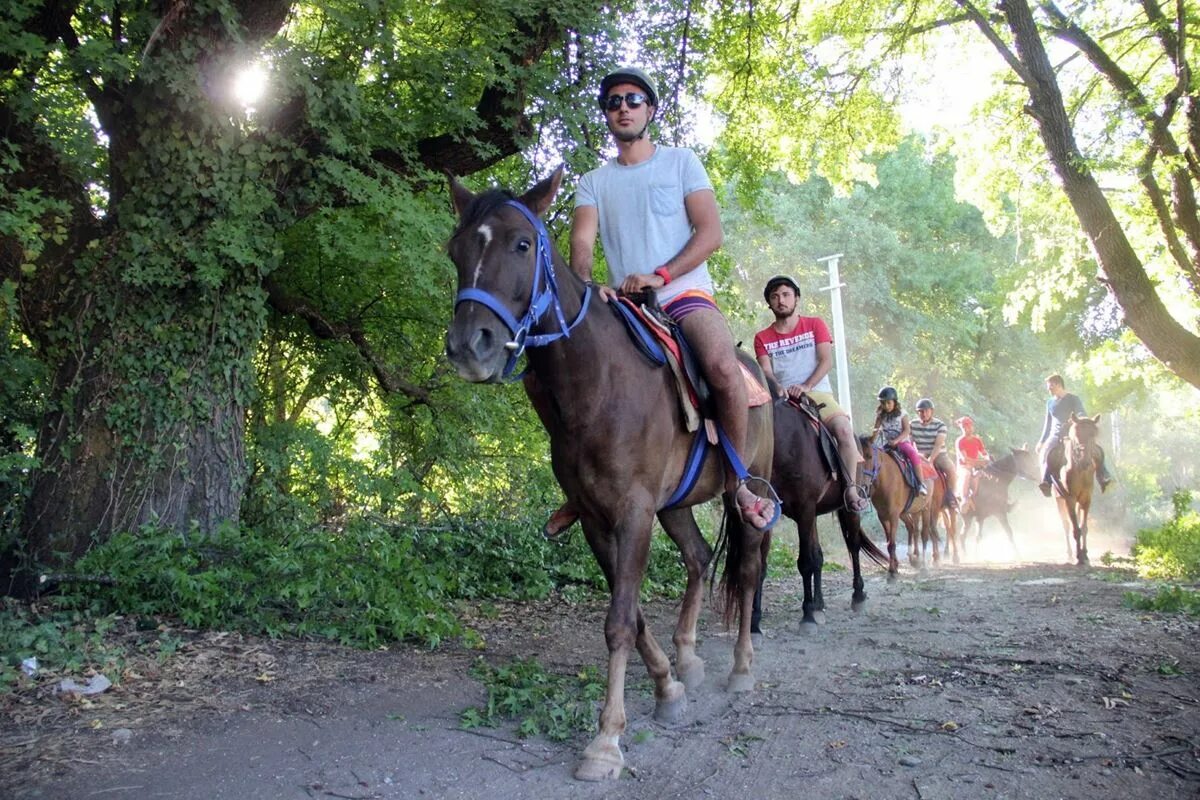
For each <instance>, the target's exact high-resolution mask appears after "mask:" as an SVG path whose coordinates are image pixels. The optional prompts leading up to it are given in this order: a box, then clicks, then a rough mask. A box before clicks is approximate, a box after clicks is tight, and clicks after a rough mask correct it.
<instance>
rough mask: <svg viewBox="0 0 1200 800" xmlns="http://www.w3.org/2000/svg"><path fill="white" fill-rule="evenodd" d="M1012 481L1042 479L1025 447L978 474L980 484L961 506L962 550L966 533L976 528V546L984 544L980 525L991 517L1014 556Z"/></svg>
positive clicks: (1038, 468) (1035, 480) (1037, 467)
mask: <svg viewBox="0 0 1200 800" xmlns="http://www.w3.org/2000/svg"><path fill="white" fill-rule="evenodd" d="M1014 478H1024V479H1026V480H1030V481H1034V482H1037V481H1038V480H1040V479H1041V469H1040V467H1039V466H1038V459H1037V454H1036V453H1034V452H1033V451H1032V450H1027V449H1025V448H1017V447H1014V448H1012V452H1010V453H1009V454H1008V455H1006V456H1004V457H1003V458H999V459H997V460H996V461H993V462H992V463H991V464H988V465H987V466H986V467H985V468H983V469H982V470H981V471H980V473H979V483H978V485H977V486H976V487H975V493H974V494H972V495H971V497H970V498H967V499H964V500H963V507H962V520H963V526H962V548H963V551H964V552H965V551H966V544H967V531H969V530H970V528H971V525H975V526H977V527H976V532H975V544H976V546H978V545H979V544H980V543H981V542H982V541H983V523H984V521H985V520H987V519H988V518H990V517H995V518H996V519H997V520H998V521H999V522H1000V525H1001V526H1002V527H1003V528H1004V532H1005V533H1007V534H1008V543H1009V544H1010V545H1012V550H1013V555H1014V556H1015V555H1016V553H1017V542H1016V540H1015V539H1013V531H1012V525H1010V524H1009V522H1008V512H1009V511H1010V510H1011V508H1012V507H1011V506H1010V505H1009V502H1008V487H1009V484H1011V483H1012V482H1013V479H1014Z"/></svg>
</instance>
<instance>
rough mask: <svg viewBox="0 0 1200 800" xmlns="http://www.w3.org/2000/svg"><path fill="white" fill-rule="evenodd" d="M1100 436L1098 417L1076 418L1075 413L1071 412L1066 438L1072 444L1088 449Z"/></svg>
mask: <svg viewBox="0 0 1200 800" xmlns="http://www.w3.org/2000/svg"><path fill="white" fill-rule="evenodd" d="M1099 436H1100V415H1099V414H1097V415H1096V416H1094V417H1080V416H1076V414H1075V412H1074V411H1072V412H1071V419H1070V420H1069V421H1068V423H1067V437H1068V438H1069V439H1070V440H1071V442H1072V444H1075V445H1078V446H1080V447H1089V446H1091V445H1093V444H1095V443H1096V439H1097V438H1099Z"/></svg>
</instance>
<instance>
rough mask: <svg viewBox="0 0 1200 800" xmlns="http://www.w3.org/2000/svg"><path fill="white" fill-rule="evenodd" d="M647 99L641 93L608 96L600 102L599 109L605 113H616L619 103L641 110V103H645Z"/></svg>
mask: <svg viewBox="0 0 1200 800" xmlns="http://www.w3.org/2000/svg"><path fill="white" fill-rule="evenodd" d="M648 99H649V98H648V97H646V95H644V94H642V93H641V92H630V93H629V94H610V95H609V96H608V97H606V98H604V100H602V101H601V102H600V106H601V108H603V109H604V110H605V111H616V110H617V109H619V108H620V107H621V102H622V101H624V102H625V105H627V106H629V107H630V108H631V109H632V108H641V106H642V103H645V102H646V101H647V100H648Z"/></svg>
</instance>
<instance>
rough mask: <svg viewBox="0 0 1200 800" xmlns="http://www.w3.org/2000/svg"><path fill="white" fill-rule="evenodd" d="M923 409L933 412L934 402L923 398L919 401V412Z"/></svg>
mask: <svg viewBox="0 0 1200 800" xmlns="http://www.w3.org/2000/svg"><path fill="white" fill-rule="evenodd" d="M923 408H928V409H929V410H930V411H932V410H933V401H932V400H930V399H929V398H928V397H922V398H921V399H920V400H918V401H917V411H920V410H921V409H923Z"/></svg>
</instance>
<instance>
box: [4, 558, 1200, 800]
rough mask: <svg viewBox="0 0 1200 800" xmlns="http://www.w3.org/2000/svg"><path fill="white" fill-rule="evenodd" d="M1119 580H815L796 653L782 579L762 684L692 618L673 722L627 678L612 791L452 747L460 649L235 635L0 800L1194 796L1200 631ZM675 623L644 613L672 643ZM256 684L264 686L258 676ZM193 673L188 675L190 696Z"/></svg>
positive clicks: (469, 654) (541, 631)
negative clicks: (691, 647)
mask: <svg viewBox="0 0 1200 800" xmlns="http://www.w3.org/2000/svg"><path fill="white" fill-rule="evenodd" d="M1119 580H1120V578H1119V577H1118V576H1117V574H1116V573H1115V572H1113V571H1112V570H1106V569H1103V568H1094V569H1091V570H1083V571H1081V570H1078V569H1076V568H1073V567H1067V566H1058V565H1051V564H1033V565H1028V564H1027V565H1019V566H1006V567H1003V568H988V567H983V566H969V567H957V568H956V567H946V568H942V569H940V570H937V571H928V572H923V573H916V572H913V571H911V570H906V574H905V575H904V576H903V577H902V579H901V580H900V581H899V582H898V583H895V584H890V585H889V584H887V583H886V582H884V581H883V579H882V577H880V576H879V575H878V574H875V575H874V576H873V577H871V579H870V580H869V582H868V587H867V590H868V592H869V594H870V595H871V601H870V607H869V609H868V611H867V612H865V613H863V614H860V615H853V614H851V612H850V611H849V610H848V606H849V594H850V592H849V578H848V576H847V575H846V574H845V573H841V572H833V573H829V574H828V575H827V578H826V600H827V603H828V606H829V608H828V623H827V624H826V625H825V626H823V627H822V628H821V629H820V630H819V631H818V632H817V633H816V634H814V635H811V636H804V635H802V634H801V633H799V632H798V629H797V621H798V619H799V599H798V597H797V592H798V590H799V583H798V581H797V580H796V579H795V578H794V577H787V578H783V579H775V580H772V581H771V583H770V585H769V595H768V617H767V619H766V623H765V624H766V627H767V638H766V641H765V643H764V645H763V647H762V648H761V649H760V650H759V652H758V654H757V661H756V665H755V666H756V670H755V671H756V677H757V678H758V688H757V690H756V691H755V692H753V693H751V694H749V695H739V696H730V695H728V694H726V693H724V692H723V691H722V690H721V687H720V684H721V682H722V681H723V679H724V677H725V674H726V673H727V670H728V667H729V663H730V659H731V652H730V649H731V641H730V639H729V638H728V637H727V636H726V635H724V634H723V633H721V632H719V630H718V628H717V627H716V623H715V621H714V620H713V619H712V618H711V616H709V615H708V614H707V612H706V616H705V618H704V620H703V622H702V633H703V635H704V637H705V638H704V641H703V643H702V649H701V655H702V656H703V657H704V658H705V659H706V660H707V666H708V677H707V679H706V681H705V684H704V686H703V687H702V691H701V692H700V693H699V694H698V696H697V697H695V698H693V699H692V702H691V705H690V709H689V712H690V713H689V715H688V717H687V722H686V723H685V724H683V725H681V726H679V727H676V728H665V727H662V726H660V725H658V724H656V723H655V722H654V721H653V720H652V719H651V716H650V712H651V710H652V703H651V699H650V697H649V691H648V689H647V688H645V684H644V682H643V681H641V678H642V676H644V675H645V673H644V671H643V670H642V668H641V666H640V664H638V665H631V668H630V676H631V679H632V680H631V683H632V684H634V686H633V688H632V689H631V690H630V692H629V695H628V698H629V703H628V705H629V712H630V724H629V730H628V732H627V734H626V736H625V737H624V738H623V740H622V743H623V745H624V746H625V747H626V761H627V764H628V766H629V767H630V769H629V771H628V773H627V775H626V777H625V778H624V779H623V780H622V781H620V782H618V783H617V784H615V785H614V784H608V785H591V784H581V783H577V782H575V781H573V780H572V779H571V770H572V768H573V766H574V763H575V759H576V756H577V753H578V750H579V748H580V747H581V746H582V740H580V741H578V742H572V743H567V744H562V745H558V744H552V743H549V742H546V741H539V740H532V741H521V740H519V739H518V738H517V737H516V736H515V735H514V733H513V732H512V731H511V730H504V729H495V730H484V731H475V732H468V731H463V730H460V729H459V726H458V713H459V711H460V710H461V709H463V708H464V707H465V706H467V705H471V704H475V703H478V702H479V701H480V700H481V698H482V690H481V688H480V686H479V685H478V684H477V683H476V682H475V681H474V680H472V679H471V678H470V677H469V676H468V669H469V666H470V664H471V663H472V661H473V660H474V658H475V657H476V656H477V655H478V654H477V653H476V652H474V651H468V650H465V649H459V648H446V649H443V650H440V651H438V652H434V653H429V652H423V651H419V650H414V649H409V648H397V649H395V650H392V651H389V652H376V653H361V652H355V651H347V650H343V649H340V648H336V647H332V646H328V645H312V644H309V645H301V644H297V643H290V644H288V643H279V642H269V641H259V640H250V639H243V638H241V637H230V638H228V639H226V640H224V641H225V642H226V649H227V652H228V653H229V654H230V657H232V658H238V659H240V660H243V661H245V665H246V669H245V670H243V672H244V674H242V673H235V674H234V677H232V678H231V677H230V676H229V674H228V672H227V671H222V672H221V675H222V678H221V682H220V683H219V684H218V683H213V685H211V686H210V687H209V688H208V690H207V694H204V695H203V699H204V702H202V703H199V704H197V703H195V702H190V703H183V702H181V703H180V704H179V706H178V708H176V709H174V710H171V709H170V708H168V709H167V710H165V711H163V710H162V709H161V708H159V711H157V712H154V713H151V710H150V709H149V707H146V708H142V709H141V710H140V711H139V703H141V702H149V697H148V696H143V695H141V694H139V693H138V691H137V689H136V686H135V685H133V684H130V685H129V686H126V687H123V688H122V690H121V691H120V692H118V693H116V694H113V695H112V696H108V695H106V696H104V698H103V699H102V700H100V701H98V702H97V703H96V705H95V706H94V707H93V708H92V709H78V710H77V712H76V713H75V714H74V715H72V716H70V717H68V718H66V719H65V720H62V721H60V722H57V723H54V724H51V723H49V722H47V723H45V725H44V726H43V727H42V728H41V729H37V730H24V731H8V732H6V733H4V734H0V753H2V754H4V755H6V756H7V757H6V758H5V759H4V761H3V762H0V765H3V764H7V766H6V767H5V768H4V774H3V776H2V777H0V796H5V797H14V798H34V797H37V798H56V799H57V798H61V799H62V800H73V799H75V798H79V799H80V800H82V799H83V798H106V799H107V798H124V797H128V798H153V797H171V798H179V799H180V800H183V799H185V798H196V799H197V800H200V799H201V798H203V799H204V800H211V799H212V798H230V800H233V799H235V798H236V799H237V800H242V799H244V798H323V797H334V798H412V797H437V798H442V797H445V798H489V799H490V798H497V797H499V798H524V797H538V798H543V797H545V798H559V797H563V798H576V797H577V798H601V797H611V796H614V795H617V794H619V795H621V796H626V797H639V798H641V797H644V798H654V800H665V799H666V798H675V797H679V798H684V797H687V798H694V797H718V798H725V797H733V796H747V797H755V798H794V797H796V796H798V794H799V793H800V792H806V793H807V796H808V797H813V798H881V797H889V798H903V797H912V798H920V799H921V800H932V799H933V798H963V797H981V798H1028V797H1069V798H1089V799H1091V798H1097V797H1156V798H1193V797H1197V796H1200V677H1198V676H1200V649H1198V648H1197V647H1196V642H1197V641H1198V640H1200V637H1198V636H1197V632H1198V628H1200V625H1198V623H1197V621H1195V620H1194V619H1186V618H1179V617H1167V616H1160V615H1156V614H1143V613H1139V612H1133V611H1130V610H1128V609H1126V608H1124V607H1123V606H1122V603H1121V598H1122V595H1123V593H1124V592H1125V591H1127V588H1128V587H1126V586H1123V585H1121V583H1119ZM672 614H673V608H672V607H671V606H669V605H668V604H655V605H654V606H653V607H652V608H651V619H652V620H653V624H654V628H655V630H656V632H658V633H659V635H660V638H662V639H663V640H664V641H669V630H670V623H671V620H672ZM602 618H603V607H602V606H601V605H599V604H595V605H587V606H568V605H566V604H564V603H554V602H549V603H545V604H536V605H524V606H520V607H512V608H509V609H507V610H506V612H505V613H501V614H500V616H499V617H498V618H496V619H492V620H481V621H480V627H479V630H480V632H481V633H482V634H483V636H484V639H485V640H486V641H487V643H488V649H487V650H486V651H485V652H486V655H487V657H488V658H490V659H493V660H494V661H495V662H496V663H503V662H505V661H507V660H509V659H512V658H518V657H519V658H526V657H530V656H533V657H536V658H537V659H538V660H539V661H540V662H541V663H542V664H543V665H544V666H545V667H546V668H547V669H548V670H551V671H555V672H559V671H562V672H566V671H574V670H578V669H579V668H581V667H583V666H586V665H598V664H602V663H603V662H602V659H603V639H602V634H601V630H602V622H601V621H602ZM203 652H205V650H204V648H203V647H201V646H200V645H199V644H198V645H197V647H196V648H195V653H194V654H189V653H186V652H185V653H184V654H183V655H182V656H180V657H179V660H180V662H181V664H187V663H188V659H189V658H191V659H193V660H194V659H195V658H198V657H199V655H200V654H201V653H203ZM264 670H265V671H267V672H268V673H269V674H271V675H272V676H273V677H272V679H271V680H270V682H267V683H260V682H258V681H256V680H255V678H256V677H257V673H261V672H263V671H264ZM204 679H205V678H204V674H203V669H202V665H201V666H197V665H195V664H193V669H192V672H190V673H189V678H188V680H190V681H192V682H193V684H194V683H195V682H200V683H201V684H202V683H203V681H204ZM169 685H170V681H169V680H163V681H161V682H160V684H159V686H160V688H159V689H158V690H157V691H158V692H159V693H161V692H164V691H166V692H169V691H170V689H169ZM182 685H183V684H182V681H181V682H180V684H179V686H181V687H182ZM189 685H192V684H189ZM164 686H166V688H162V687H164ZM193 688H194V685H193ZM179 691H180V692H182V691H184V690H183V689H182V688H180V689H179ZM202 694H203V693H202ZM189 696H190V695H189ZM159 700H161V698H159ZM122 702H123V703H124V705H123V706H121V707H120V708H113V705H115V704H121V703H122ZM93 720H99V721H100V724H99V727H93V726H94V725H96V723H95V722H93ZM116 727H123V728H125V729H126V730H128V731H129V732H130V733H129V734H128V735H127V736H125V735H123V736H120V737H114V735H113V731H114V728H116ZM31 736H33V737H37V738H38V740H37V741H35V742H34V743H32V744H30V743H28V740H29V739H30V737H31ZM124 739H127V743H119V742H118V741H117V740H124ZM23 740H24V741H25V742H26V744H25V745H24V747H22V745H21V743H22V741H23ZM64 743H65V745H66V746H58V747H56V746H55V745H56V744H58V745H64ZM39 752H40V753H41V754H43V756H44V757H40V758H39Z"/></svg>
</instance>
